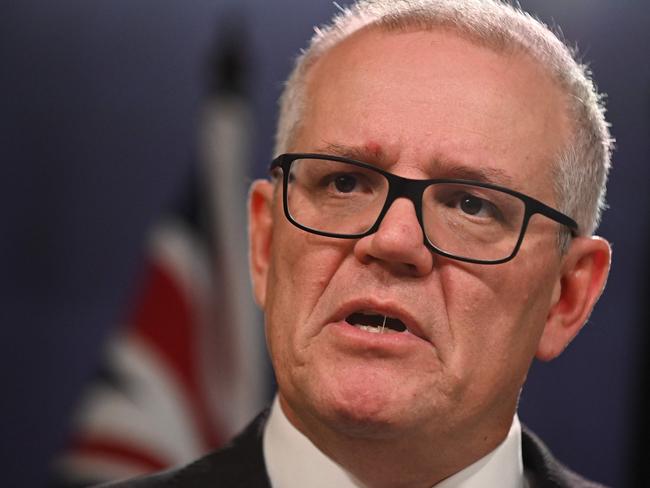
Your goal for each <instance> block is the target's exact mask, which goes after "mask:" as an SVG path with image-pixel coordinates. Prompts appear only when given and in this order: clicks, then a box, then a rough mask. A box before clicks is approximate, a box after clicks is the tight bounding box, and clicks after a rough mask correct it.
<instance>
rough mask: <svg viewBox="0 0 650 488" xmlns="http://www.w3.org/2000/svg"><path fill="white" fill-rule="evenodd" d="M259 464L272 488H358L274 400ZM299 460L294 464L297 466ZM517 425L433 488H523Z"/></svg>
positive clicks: (518, 424) (356, 482)
mask: <svg viewBox="0 0 650 488" xmlns="http://www.w3.org/2000/svg"><path fill="white" fill-rule="evenodd" d="M263 446H264V448H263V449H264V461H265V463H266V469H267V471H268V474H269V479H270V480H271V486H272V487H273V488H298V487H304V486H309V487H312V488H330V487H332V486H336V487H340V488H363V485H362V484H361V483H360V482H359V481H358V480H355V479H354V478H353V477H352V475H350V474H349V473H347V472H346V471H345V470H344V469H343V468H342V467H341V466H339V465H338V464H336V463H335V462H334V461H332V460H331V459H330V458H328V457H327V456H326V455H325V454H323V453H322V452H321V451H320V450H319V449H318V448H317V447H316V446H315V445H314V444H312V442H311V441H310V440H309V439H308V438H307V437H305V436H304V435H303V434H302V433H301V432H300V431H299V430H298V429H296V428H295V427H294V426H293V425H292V424H291V422H289V420H288V419H287V417H286V416H285V414H284V412H283V411H282V408H281V407H280V402H279V400H278V397H277V396H276V397H275V400H274V401H273V406H272V407H271V414H270V416H269V420H268V422H267V424H266V427H265V430H264V439H263ZM298 460H299V461H298ZM526 486H527V485H526V481H525V478H524V468H523V461H522V455H521V425H520V423H519V419H518V417H517V415H516V414H515V416H514V419H513V421H512V426H511V427H510V431H509V432H508V435H507V436H506V438H505V440H504V441H503V442H502V443H501V444H499V446H497V448H496V449H494V450H493V451H492V452H490V453H488V454H487V455H485V456H483V457H482V458H481V459H479V460H478V461H476V462H474V463H473V464H471V465H469V466H467V467H466V468H464V469H462V470H461V471H459V472H458V473H456V474H454V475H452V476H450V477H449V478H447V479H445V480H443V481H441V482H440V483H438V484H437V485H435V487H433V488H525V487H526Z"/></svg>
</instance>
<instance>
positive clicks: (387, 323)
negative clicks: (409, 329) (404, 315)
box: [345, 312, 406, 334]
mask: <svg viewBox="0 0 650 488" xmlns="http://www.w3.org/2000/svg"><path fill="white" fill-rule="evenodd" d="M345 321H346V322H347V323H348V324H350V325H353V326H354V327H357V328H358V329H361V330H365V331H366V332H373V333H375V334H392V333H396V332H404V331H405V330H406V325H404V322H402V321H401V320H400V319H396V318H394V317H389V316H387V315H382V314H377V313H373V312H355V313H351V314H350V315H348V316H347V317H346V318H345Z"/></svg>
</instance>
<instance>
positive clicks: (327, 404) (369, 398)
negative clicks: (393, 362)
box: [313, 376, 414, 438]
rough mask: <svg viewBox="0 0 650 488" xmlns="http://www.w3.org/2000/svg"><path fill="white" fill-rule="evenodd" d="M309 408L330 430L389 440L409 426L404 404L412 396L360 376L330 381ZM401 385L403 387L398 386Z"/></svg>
mask: <svg viewBox="0 0 650 488" xmlns="http://www.w3.org/2000/svg"><path fill="white" fill-rule="evenodd" d="M332 379H333V380H334V381H332V382H330V384H329V388H328V389H327V390H325V391H322V392H321V394H319V395H317V397H316V402H315V405H314V406H313V408H314V410H316V411H317V412H318V414H319V416H321V419H322V421H324V422H325V423H326V424H327V425H329V427H330V428H332V429H334V430H337V431H339V432H341V433H345V434H347V435H350V436H354V437H372V438H378V437H390V436H391V435H392V433H394V432H397V431H403V429H405V428H408V426H409V425H410V424H412V423H413V419H412V418H411V416H410V415H409V412H411V411H412V409H411V408H410V407H409V406H408V405H406V404H405V401H406V400H407V399H413V398H414V395H413V394H412V392H411V393H407V392H405V391H403V390H402V389H400V387H399V385H395V384H394V383H393V382H391V381H384V380H383V379H381V378H376V377H375V378H367V377H364V376H357V377H350V376H348V377H347V378H344V377H343V378H342V377H338V378H332ZM402 386H403V385H402Z"/></svg>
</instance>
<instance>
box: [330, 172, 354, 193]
mask: <svg viewBox="0 0 650 488" xmlns="http://www.w3.org/2000/svg"><path fill="white" fill-rule="evenodd" d="M356 186H357V179H356V178H355V177H354V176H350V175H339V176H337V177H336V178H335V179H334V187H335V188H336V189H337V190H338V191H340V192H341V193H350V192H351V191H352V190H354V188H355V187H356Z"/></svg>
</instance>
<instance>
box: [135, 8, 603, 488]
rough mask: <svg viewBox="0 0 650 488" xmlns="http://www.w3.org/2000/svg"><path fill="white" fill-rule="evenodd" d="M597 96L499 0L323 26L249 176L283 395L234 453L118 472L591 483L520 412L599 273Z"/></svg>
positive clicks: (530, 24)
mask: <svg viewBox="0 0 650 488" xmlns="http://www.w3.org/2000/svg"><path fill="white" fill-rule="evenodd" d="M599 100H600V98H599V96H598V95H597V93H596V92H595V90H594V87H593V84H592V82H591V80H590V78H589V76H588V75H587V74H586V73H585V71H584V69H583V68H582V67H581V66H579V65H578V64H577V63H576V62H575V61H574V60H573V59H572V57H571V55H570V53H569V51H568V50H567V48H566V47H565V46H564V45H563V44H562V43H561V42H560V41H559V40H558V39H557V38H556V37H555V36H554V35H553V34H551V33H550V32H549V31H548V30H547V29H546V28H545V27H544V26H542V25H541V24H539V23H538V22H536V21H534V20H532V19H531V18H530V17H528V16H527V15H525V14H524V13H522V12H521V11H519V10H516V9H514V8H512V7H510V6H508V5H505V4H503V3H500V2H497V1H492V0H412V1H395V0H376V1H369V0H368V1H363V0H362V1H361V2H360V3H359V4H357V5H355V6H353V7H352V8H351V9H346V10H344V11H342V13H341V14H339V16H338V17H337V18H335V20H334V22H333V23H332V25H330V26H327V27H325V28H323V29H317V31H316V35H315V37H314V38H313V40H312V42H311V45H310V47H309V49H308V50H307V51H305V53H303V55H302V56H301V57H300V58H299V59H298V62H297V65H296V68H295V70H294V72H293V74H292V75H291V77H290V79H289V81H288V83H287V87H286V89H285V93H284V94H283V97H282V101H281V115H280V120H279V128H278V138H277V148H276V149H277V153H278V154H282V155H280V156H279V157H278V158H277V159H275V161H274V162H273V164H272V166H271V168H272V174H273V178H272V179H271V180H270V181H257V182H255V183H254V184H253V186H252V188H251V192H250V245H251V272H252V279H253V287H254V293H255V297H256V300H257V302H258V303H259V305H260V306H261V308H262V309H263V310H264V313H265V319H266V333H267V339H268V345H269V350H270V354H271V358H272V361H273V366H274V369H275V373H276V376H277V382H278V395H277V398H276V401H275V402H274V405H273V407H272V408H271V410H270V413H264V414H262V416H260V417H259V418H258V419H257V420H256V421H255V422H254V424H252V426H251V427H250V428H249V429H248V430H247V431H246V432H245V433H244V434H242V435H241V436H240V437H239V438H237V439H236V440H235V441H234V442H233V443H232V444H231V445H230V446H229V447H227V448H226V449H225V450H223V451H222V452H217V453H214V454H211V455H209V456H207V457H206V458H203V459H201V460H199V461H197V462H196V463H194V464H192V465H189V466H187V467H184V468H180V469H178V470H174V471H171V472H167V473H164V474H161V475H157V476H154V477H152V478H144V479H141V480H140V481H139V482H138V481H135V482H130V483H129V482H127V484H126V485H125V486H274V487H293V486H296V487H306V486H309V487H318V486H334V487H361V486H363V487H432V486H436V487H444V488H448V487H459V486H463V487H479V486H480V487H486V486H488V487H497V486H498V487H525V486H529V487H538V486H578V487H586V486H596V485H595V484H592V483H590V482H587V481H586V480H584V479H582V478H581V477H579V476H578V475H575V474H574V473H572V472H570V471H569V470H568V469H566V468H564V467H563V466H562V465H561V464H559V463H558V462H557V461H555V460H554V459H553V458H552V457H551V455H550V453H549V452H548V451H547V450H546V448H545V447H544V446H543V444H541V442H540V441H539V440H538V439H536V438H535V437H534V435H532V434H531V433H529V432H527V431H523V432H522V428H521V426H520V424H519V420H518V418H517V416H516V407H517V401H518V398H519V393H520V391H521V388H522V385H523V383H524V380H525V377H526V374H527V371H528V368H529V366H530V363H531V361H532V359H533V358H534V357H537V358H539V359H541V360H550V359H553V358H555V357H556V356H558V355H559V354H560V353H561V352H562V351H563V350H564V349H565V348H566V346H567V345H568V344H569V342H570V341H571V340H572V339H573V338H574V337H575V336H576V334H577V333H578V332H579V331H580V329H581V327H582V326H583V325H584V323H585V322H586V320H587V318H588V316H589V314H590V312H591V310H592V308H593V306H594V304H595V302H596V300H597V299H598V296H599V295H600V293H601V291H602V289H603V287H604V284H605V281H606V278H607V273H608V270H609V263H610V254H611V253H610V247H609V245H608V243H607V242H606V241H604V240H603V239H601V238H598V237H594V236H592V233H593V231H594V229H595V227H596V225H597V222H598V220H599V216H600V210H601V208H602V206H603V201H604V185H605V180H606V177H607V172H608V169H609V162H610V153H611V140H610V137H609V131H608V127H607V124H606V122H605V120H604V117H603V108H602V106H601V105H600V102H599ZM522 459H523V461H522Z"/></svg>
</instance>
